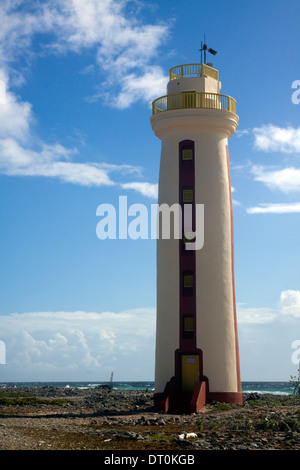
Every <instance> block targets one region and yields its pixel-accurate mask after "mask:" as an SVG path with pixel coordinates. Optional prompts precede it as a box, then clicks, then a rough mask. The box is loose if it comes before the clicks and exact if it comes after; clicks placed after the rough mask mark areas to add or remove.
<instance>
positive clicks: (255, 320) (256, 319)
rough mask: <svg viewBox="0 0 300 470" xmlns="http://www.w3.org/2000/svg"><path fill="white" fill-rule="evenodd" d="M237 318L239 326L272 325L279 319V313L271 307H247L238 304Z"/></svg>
mask: <svg viewBox="0 0 300 470" xmlns="http://www.w3.org/2000/svg"><path fill="white" fill-rule="evenodd" d="M237 318H238V322H239V324H253V325H254V324H263V323H271V322H273V321H274V320H275V319H276V318H278V313H277V312H276V311H274V310H273V309H271V308H269V307H256V308H255V307H245V306H244V305H243V304H237Z"/></svg>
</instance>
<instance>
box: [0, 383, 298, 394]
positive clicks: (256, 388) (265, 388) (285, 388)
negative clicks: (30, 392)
mask: <svg viewBox="0 0 300 470" xmlns="http://www.w3.org/2000/svg"><path fill="white" fill-rule="evenodd" d="M103 385H108V386H111V385H112V388H113V389H116V390H148V391H152V390H154V382H153V381H120V382H114V381H113V382H112V384H111V383H110V382H109V381H95V382H94V381H78V382H76V381H74V382H72V381H68V382H0V388H1V387H2V388H3V387H16V388H18V387H57V388H85V389H88V388H95V387H99V386H103ZM242 392H243V393H271V394H274V395H292V393H293V388H292V387H291V385H290V383H289V382H284V381H274V382H271V381H270V382H259V381H254V382H246V381H245V382H242Z"/></svg>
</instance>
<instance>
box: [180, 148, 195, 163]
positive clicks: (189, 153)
mask: <svg viewBox="0 0 300 470" xmlns="http://www.w3.org/2000/svg"><path fill="white" fill-rule="evenodd" d="M181 155H182V160H193V149H191V148H187V149H182V153H181Z"/></svg>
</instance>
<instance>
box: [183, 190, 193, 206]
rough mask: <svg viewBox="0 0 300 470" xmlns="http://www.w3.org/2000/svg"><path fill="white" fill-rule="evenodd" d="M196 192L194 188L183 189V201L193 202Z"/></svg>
mask: <svg viewBox="0 0 300 470" xmlns="http://www.w3.org/2000/svg"><path fill="white" fill-rule="evenodd" d="M193 199H194V192H193V190H192V189H184V190H183V191H182V202H185V203H190V202H193Z"/></svg>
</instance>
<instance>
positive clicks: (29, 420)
mask: <svg viewBox="0 0 300 470" xmlns="http://www.w3.org/2000/svg"><path fill="white" fill-rule="evenodd" d="M16 393H18V395H16ZM0 450H115V451H116V450H155V451H158V450H162V451H172V450H177V451H179V450H181V451H182V450H184V451H189V450H190V451H195V450H300V397H296V398H295V397H286V396H273V395H259V394H245V396H244V404H243V405H226V404H222V403H212V404H209V405H206V406H205V407H203V408H202V410H201V411H200V412H199V413H197V414H186V415H169V414H167V415H164V414H162V413H160V412H159V410H157V409H156V408H155V406H154V402H153V395H152V392H145V391H123V390H112V391H110V390H109V389H106V388H104V387H98V388H95V389H87V390H82V389H81V390H79V389H60V388H53V387H45V388H28V387H26V388H25V387H24V388H22V390H20V388H18V389H12V388H9V387H6V388H2V389H0Z"/></svg>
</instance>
